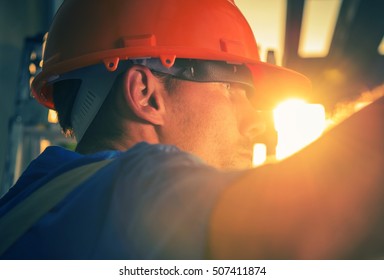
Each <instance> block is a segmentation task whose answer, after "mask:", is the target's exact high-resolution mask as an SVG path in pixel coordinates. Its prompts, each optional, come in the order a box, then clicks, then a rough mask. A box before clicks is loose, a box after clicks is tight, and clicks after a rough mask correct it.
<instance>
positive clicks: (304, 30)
mask: <svg viewBox="0 0 384 280" xmlns="http://www.w3.org/2000/svg"><path fill="white" fill-rule="evenodd" d="M341 3H342V0H332V1H331V0H306V1H305V4H304V12H303V19H302V25H301V34H300V42H299V50H298V53H299V55H300V56H301V57H325V56H327V55H328V52H329V48H330V46H331V41H332V37H333V33H334V31H335V26H336V22H337V18H338V16H339V12H340V7H341Z"/></svg>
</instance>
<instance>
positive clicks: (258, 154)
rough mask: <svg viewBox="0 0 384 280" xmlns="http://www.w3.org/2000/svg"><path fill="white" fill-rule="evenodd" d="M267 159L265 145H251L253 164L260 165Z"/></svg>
mask: <svg viewBox="0 0 384 280" xmlns="http://www.w3.org/2000/svg"><path fill="white" fill-rule="evenodd" d="M266 160H267V145H265V144H262V143H257V144H255V145H254V146H253V166H259V165H262V164H263V163H264V162H265V161H266Z"/></svg>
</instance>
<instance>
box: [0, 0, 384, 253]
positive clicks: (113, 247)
mask: <svg viewBox="0 0 384 280" xmlns="http://www.w3.org/2000/svg"><path fill="white" fill-rule="evenodd" d="M308 88H309V82H308V80H307V79H306V78H305V77H303V76H302V75H300V74H298V73H295V72H293V71H290V70H287V69H284V68H280V67H277V66H273V65H269V64H265V63H262V62H260V61H259V55H258V50H257V46H256V42H255V39H254V37H253V34H252V31H251V29H250V27H249V25H248V24H247V22H246V20H245V19H244V17H243V15H242V14H241V13H240V11H239V10H238V8H237V7H236V6H235V3H234V1H233V0H210V1H205V0H194V1H180V0H110V1H102V0H67V1H64V3H63V5H62V6H61V8H60V9H59V11H58V13H57V15H56V17H55V19H54V21H53V24H52V26H51V28H50V31H49V35H48V39H47V42H46V48H45V54H44V65H43V69H42V72H41V73H40V74H39V75H38V76H37V77H36V78H35V80H34V81H33V84H32V90H33V95H34V96H35V98H36V99H37V100H38V101H39V102H40V103H42V104H43V105H45V106H46V107H48V108H52V109H55V110H57V112H58V116H59V120H60V124H61V126H62V128H63V130H64V132H65V133H67V134H71V135H73V136H74V137H76V139H77V142H78V145H77V148H76V151H75V152H74V151H69V150H66V149H64V148H60V147H49V148H47V149H46V150H45V152H43V153H42V154H41V155H40V156H39V157H38V158H37V159H36V160H34V161H33V162H32V163H31V164H30V166H29V167H28V168H27V170H26V171H25V172H24V174H23V175H22V176H21V178H20V179H19V180H18V182H17V183H16V185H15V186H14V187H13V188H12V189H11V190H10V191H9V193H8V194H6V195H5V196H4V197H3V198H2V200H1V202H0V229H1V230H0V256H1V258H2V259H203V258H214V259H220V258H229V259H235V258H240V259H244V258H261V259H273V258H278V259H308V258H310V259H322V258H331V259H334V258H376V257H379V256H381V254H382V253H383V251H384V243H383V241H384V240H383V236H384V234H383V233H384V228H383V225H384V223H383V221H384V220H383V219H382V215H383V213H384V211H383V210H384V209H383V207H384V206H383V205H384V203H383V198H384V188H383V182H384V175H383V172H382V171H383V166H384V156H383V155H384V147H383V140H384V139H383V137H384V125H383V119H384V118H383V116H384V115H383V111H384V110H383V106H384V104H383V101H377V102H375V103H374V104H373V105H371V106H368V107H367V108H366V109H364V110H363V111H361V112H360V113H358V114H356V115H355V116H353V117H351V118H350V119H348V120H347V121H345V122H344V123H343V124H342V125H340V126H339V127H337V128H335V129H333V130H332V131H330V132H328V133H327V135H325V136H324V137H322V138H321V139H320V140H318V141H317V142H315V143H314V144H312V145H311V146H309V147H307V148H306V149H305V150H304V151H302V152H300V153H298V154H296V155H294V156H292V157H290V158H289V159H287V160H285V161H282V162H281V163H278V164H272V165H265V166H262V167H260V168H256V169H252V168H250V167H251V163H252V145H253V143H254V141H255V139H256V138H257V137H258V136H259V135H260V134H261V133H262V132H263V130H264V126H265V125H264V122H263V120H262V118H261V117H260V116H259V114H258V110H259V109H262V108H263V107H264V106H266V104H268V102H272V101H271V100H273V98H276V97H277V96H282V95H284V94H288V93H286V92H290V91H291V92H292V90H293V91H296V92H298V91H305V90H306V89H308ZM367 147H368V148H367ZM360 174H362V175H360Z"/></svg>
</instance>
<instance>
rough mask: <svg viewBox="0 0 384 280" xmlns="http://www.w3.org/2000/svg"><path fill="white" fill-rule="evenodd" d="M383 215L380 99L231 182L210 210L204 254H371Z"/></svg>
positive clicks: (383, 104)
mask: <svg viewBox="0 0 384 280" xmlns="http://www.w3.org/2000/svg"><path fill="white" fill-rule="evenodd" d="M383 214H384V98H381V99H379V100H378V101H376V102H374V103H373V104H371V105H370V106H368V107H366V108H365V109H363V110H362V111H360V112H359V113H357V114H355V115H353V116H352V117H350V118H349V119H347V120H346V121H344V122H343V123H342V124H341V125H339V126H337V127H335V128H334V129H333V130H331V131H329V132H328V133H327V134H326V135H324V136H323V137H322V138H321V139H319V140H318V141H317V142H315V143H313V144H312V145H310V146H309V147H307V148H306V149H304V150H303V151H301V152H299V153H298V154H296V155H294V156H292V157H291V158H289V159H287V160H285V161H283V162H281V163H279V164H275V165H269V166H264V167H260V168H258V169H254V170H251V171H249V172H247V173H246V174H245V175H244V176H243V177H242V178H241V179H240V180H238V181H237V182H236V183H235V184H233V185H232V186H231V187H229V188H228V189H227V190H226V191H225V192H224V193H223V194H222V195H221V197H220V199H219V201H218V203H217V204H216V206H215V209H214V211H213V214H212V217H211V224H210V241H209V253H210V257H211V258H231V259H233V258H242V259H243V258H260V259H275V258H277V259H290V258H293V259H322V258H325V259H335V258H355V257H356V258H367V257H368V258H374V257H377V255H376V254H377V253H381V254H383V253H384V219H383ZM372 245H373V246H372ZM375 250H376V252H374V251H375Z"/></svg>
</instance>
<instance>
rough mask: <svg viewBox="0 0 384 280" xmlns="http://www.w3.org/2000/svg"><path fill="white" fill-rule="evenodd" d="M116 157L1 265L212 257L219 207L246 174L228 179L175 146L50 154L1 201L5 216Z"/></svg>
mask: <svg viewBox="0 0 384 280" xmlns="http://www.w3.org/2000/svg"><path fill="white" fill-rule="evenodd" d="M109 158H112V159H114V160H113V161H111V162H110V163H109V164H108V165H106V166H105V167H103V168H101V169H100V170H99V171H97V172H96V173H95V174H94V175H92V176H91V177H90V178H89V179H87V180H86V181H85V182H84V183H81V184H80V185H79V186H78V187H77V188H76V189H75V190H74V191H72V192H70V193H69V195H67V196H66V197H65V198H64V199H63V200H61V201H60V202H59V203H58V204H57V205H56V206H54V207H53V208H52V209H51V210H49V212H48V213H46V214H45V215H44V216H43V217H42V218H40V219H39V220H38V221H37V222H36V223H35V224H34V225H33V226H32V227H31V228H29V230H28V231H27V232H26V233H25V234H24V235H23V236H21V237H20V238H19V239H18V240H17V241H16V242H15V243H13V244H12V245H11V246H10V247H9V248H8V249H7V250H6V251H5V253H4V254H3V255H1V256H0V258H2V259H202V258H204V257H205V254H206V250H207V243H208V235H209V221H210V215H211V212H212V210H213V208H214V205H215V202H216V201H217V199H218V196H219V195H220V193H221V192H222V191H223V190H224V189H225V188H226V186H228V185H230V183H231V181H233V180H235V178H237V177H238V174H239V173H237V172H234V173H228V172H226V173H223V172H220V171H218V170H216V169H214V168H212V167H209V166H207V165H205V164H204V163H202V162H201V161H200V160H199V159H198V158H196V157H195V156H193V155H190V154H188V153H185V152H182V151H180V150H179V149H177V148H176V147H174V146H167V145H150V144H147V143H139V144H137V145H135V146H134V147H132V148H131V149H129V150H128V151H126V152H119V151H104V152H99V153H96V154H92V155H81V154H79V153H76V152H72V151H68V150H66V149H64V148H60V147H49V148H47V149H46V150H45V151H44V152H43V153H42V154H41V155H40V156H39V157H38V158H37V159H35V160H34V161H33V162H32V163H31V164H30V165H29V167H28V168H27V170H26V171H25V172H24V173H23V175H22V176H21V177H20V179H19V180H18V182H17V183H16V185H15V186H14V187H13V188H11V190H10V191H9V192H8V193H7V194H6V195H5V196H4V197H3V198H2V199H1V200H0V217H2V216H3V215H6V214H7V212H8V211H10V210H11V209H12V208H13V207H15V206H16V205H18V204H19V203H23V201H24V199H25V198H27V197H28V196H29V195H31V194H32V193H33V192H34V191H36V190H37V189H39V188H40V187H42V186H44V185H45V184H46V183H47V182H49V181H50V180H52V179H53V178H56V177H57V176H58V175H60V174H63V172H66V171H69V170H72V169H74V168H76V167H78V166H82V165H84V164H88V163H92V162H97V161H100V160H103V159H109ZM0 242H1V240H0Z"/></svg>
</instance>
